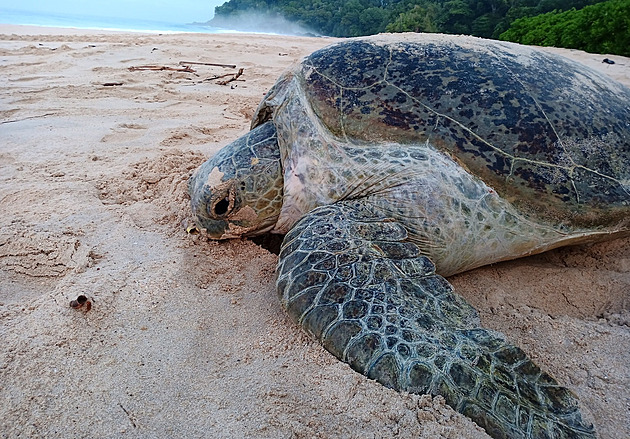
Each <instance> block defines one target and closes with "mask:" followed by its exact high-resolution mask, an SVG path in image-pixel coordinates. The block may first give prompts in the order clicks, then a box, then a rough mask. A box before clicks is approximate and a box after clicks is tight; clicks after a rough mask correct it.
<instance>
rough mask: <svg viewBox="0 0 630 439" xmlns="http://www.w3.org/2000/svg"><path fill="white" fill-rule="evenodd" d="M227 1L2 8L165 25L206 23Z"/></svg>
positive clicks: (127, 0) (85, 1) (102, 0)
mask: <svg viewBox="0 0 630 439" xmlns="http://www.w3.org/2000/svg"><path fill="white" fill-rule="evenodd" d="M226 1H227V0H43V1H42V0H19V1H17V2H16V1H15V0H0V8H4V9H13V10H15V9H18V10H21V11H28V12H40V13H52V14H55V15H64V14H72V15H87V16H97V17H116V18H118V17H121V18H122V17H124V18H139V19H144V20H150V21H165V22H171V23H172V22H180V23H190V22H194V21H197V22H205V21H208V20H210V19H211V18H212V17H213V15H214V7H215V6H218V5H221V4H223V3H225V2H226Z"/></svg>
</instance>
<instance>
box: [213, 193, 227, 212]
mask: <svg viewBox="0 0 630 439" xmlns="http://www.w3.org/2000/svg"><path fill="white" fill-rule="evenodd" d="M228 207H230V200H228V199H227V197H226V198H224V199H222V200H221V201H219V202H218V203H217V204H216V205H215V206H214V214H215V215H218V216H221V215H225V214H226V213H227V211H228Z"/></svg>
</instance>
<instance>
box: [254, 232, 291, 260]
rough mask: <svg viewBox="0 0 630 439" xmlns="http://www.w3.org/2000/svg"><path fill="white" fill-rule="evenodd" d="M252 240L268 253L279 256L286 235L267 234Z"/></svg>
mask: <svg viewBox="0 0 630 439" xmlns="http://www.w3.org/2000/svg"><path fill="white" fill-rule="evenodd" d="M250 239H251V240H252V242H253V243H254V244H256V245H258V246H260V247H262V248H264V249H265V250H267V251H268V252H270V253H273V254H274V255H279V254H280V247H281V246H282V240H283V239H284V235H276V234H274V233H265V234H264V235H260V236H254V237H252V238H250Z"/></svg>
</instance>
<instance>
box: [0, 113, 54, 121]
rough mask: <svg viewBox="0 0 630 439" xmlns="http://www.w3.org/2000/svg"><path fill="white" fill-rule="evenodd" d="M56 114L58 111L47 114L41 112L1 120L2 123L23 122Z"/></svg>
mask: <svg viewBox="0 0 630 439" xmlns="http://www.w3.org/2000/svg"><path fill="white" fill-rule="evenodd" d="M55 115H56V113H46V114H40V115H39V116H28V117H24V118H22V119H13V120H2V121H0V124H5V123H15V122H22V121H23V120H30V119H39V118H41V117H48V116H55Z"/></svg>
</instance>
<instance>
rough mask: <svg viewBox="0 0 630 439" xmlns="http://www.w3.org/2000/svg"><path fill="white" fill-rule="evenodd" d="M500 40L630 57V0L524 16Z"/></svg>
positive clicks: (614, 0) (615, 0)
mask: <svg viewBox="0 0 630 439" xmlns="http://www.w3.org/2000/svg"><path fill="white" fill-rule="evenodd" d="M500 39H502V40H506V41H514V42H517V43H522V44H532V45H539V46H558V47H567V48H570V49H581V50H586V51H587V52H593V53H611V54H616V55H623V56H630V0H608V1H606V2H603V3H598V4H595V5H590V6H585V7H584V8H582V9H580V10H576V9H571V10H568V11H564V12H556V11H554V12H549V13H546V14H542V15H538V16H535V17H527V18H520V19H517V20H515V21H514V23H512V25H511V26H510V28H509V29H508V30H507V31H505V32H503V33H502V34H501V35H500Z"/></svg>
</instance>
